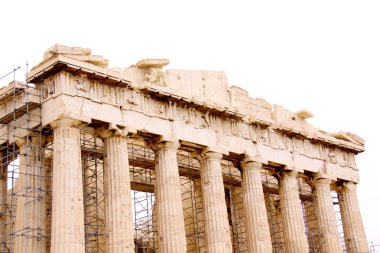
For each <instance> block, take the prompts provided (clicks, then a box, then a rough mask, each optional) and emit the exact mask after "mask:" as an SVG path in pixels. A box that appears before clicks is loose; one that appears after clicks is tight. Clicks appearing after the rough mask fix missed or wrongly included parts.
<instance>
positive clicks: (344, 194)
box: [338, 182, 369, 253]
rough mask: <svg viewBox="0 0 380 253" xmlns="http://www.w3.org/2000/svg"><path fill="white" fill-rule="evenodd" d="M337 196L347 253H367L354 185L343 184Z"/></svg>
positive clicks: (366, 243)
mask: <svg viewBox="0 0 380 253" xmlns="http://www.w3.org/2000/svg"><path fill="white" fill-rule="evenodd" d="M338 196H339V206H340V213H341V216H342V223H343V231H344V240H345V244H346V250H347V252H348V253H368V252H369V248H368V242H367V238H366V235H365V231H364V226H363V222H362V217H361V215H360V209H359V203H358V198H357V196H356V184H355V183H352V182H345V183H343V186H341V187H340V189H339V191H338Z"/></svg>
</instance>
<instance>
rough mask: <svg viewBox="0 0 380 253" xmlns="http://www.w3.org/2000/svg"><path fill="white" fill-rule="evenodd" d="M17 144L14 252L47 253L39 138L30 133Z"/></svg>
mask: <svg viewBox="0 0 380 253" xmlns="http://www.w3.org/2000/svg"><path fill="white" fill-rule="evenodd" d="M16 142H17V145H18V146H19V147H20V163H19V179H18V182H17V193H16V195H18V196H19V197H18V198H17V201H16V220H15V228H14V232H15V233H16V234H17V235H16V236H15V237H14V238H15V239H14V250H15V252H19V251H20V252H46V181H45V166H44V164H43V159H42V152H41V147H40V146H41V137H40V136H38V134H34V133H31V134H30V136H29V137H28V138H23V139H18V140H17V141H16Z"/></svg>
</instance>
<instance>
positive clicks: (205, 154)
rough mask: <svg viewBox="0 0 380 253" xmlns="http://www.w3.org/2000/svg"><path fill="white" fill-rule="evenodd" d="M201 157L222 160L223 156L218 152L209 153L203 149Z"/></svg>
mask: <svg viewBox="0 0 380 253" xmlns="http://www.w3.org/2000/svg"><path fill="white" fill-rule="evenodd" d="M201 157H202V158H212V159H218V160H222V158H223V154H222V153H219V152H215V151H210V150H208V149H204V150H202V153H201Z"/></svg>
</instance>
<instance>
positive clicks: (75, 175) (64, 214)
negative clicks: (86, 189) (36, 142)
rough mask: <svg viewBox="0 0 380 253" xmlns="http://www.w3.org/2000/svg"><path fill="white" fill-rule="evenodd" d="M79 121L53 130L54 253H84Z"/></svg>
mask: <svg viewBox="0 0 380 253" xmlns="http://www.w3.org/2000/svg"><path fill="white" fill-rule="evenodd" d="M80 124H81V122H80V121H77V120H73V119H69V118H66V119H60V120H57V121H54V122H53V123H51V126H52V127H53V129H54V145H53V148H54V154H53V184H52V186H53V189H52V190H53V196H52V199H53V203H52V209H53V210H52V228H51V252H52V253H66V252H76V253H84V252H85V240H84V210H83V209H84V207H83V181H82V166H81V144H80V129H79V128H78V126H79V125H80Z"/></svg>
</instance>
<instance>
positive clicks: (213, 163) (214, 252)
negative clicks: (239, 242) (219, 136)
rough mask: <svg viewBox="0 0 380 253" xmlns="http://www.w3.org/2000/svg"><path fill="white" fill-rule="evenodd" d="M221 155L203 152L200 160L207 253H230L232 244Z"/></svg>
mask: <svg viewBox="0 0 380 253" xmlns="http://www.w3.org/2000/svg"><path fill="white" fill-rule="evenodd" d="M222 157H223V155H222V154H219V153H216V152H205V153H203V155H202V159H201V180H202V193H203V210H204V219H205V228H206V249H207V253H231V252H232V244H231V236H230V227H229V223H228V215H227V206H226V200H225V193H224V184H223V177H222V167H221V161H222Z"/></svg>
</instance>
